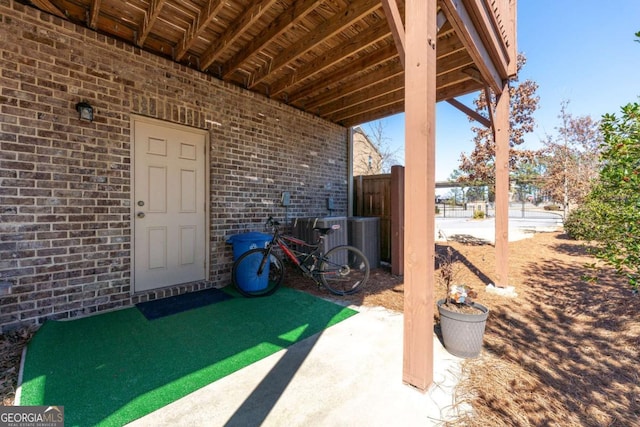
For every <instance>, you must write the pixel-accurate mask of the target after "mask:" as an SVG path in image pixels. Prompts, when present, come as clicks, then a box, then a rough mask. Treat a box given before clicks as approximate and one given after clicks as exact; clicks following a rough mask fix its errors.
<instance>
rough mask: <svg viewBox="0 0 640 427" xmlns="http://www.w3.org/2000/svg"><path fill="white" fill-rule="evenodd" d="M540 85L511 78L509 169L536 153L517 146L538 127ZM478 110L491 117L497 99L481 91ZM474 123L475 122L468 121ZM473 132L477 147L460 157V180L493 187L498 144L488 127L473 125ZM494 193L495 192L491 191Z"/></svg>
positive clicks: (521, 59)
mask: <svg viewBox="0 0 640 427" xmlns="http://www.w3.org/2000/svg"><path fill="white" fill-rule="evenodd" d="M525 63H526V58H525V57H524V55H522V54H519V55H518V71H520V69H521V68H522V67H523V66H524V65H525ZM537 89H538V84H537V83H535V82H534V81H532V80H525V81H524V82H522V83H519V81H518V77H517V76H516V77H514V78H513V79H511V81H510V84H509V95H510V114H509V120H510V126H511V131H510V137H509V145H510V147H511V149H510V150H509V167H510V170H512V171H513V170H515V169H516V168H517V166H518V164H520V163H522V162H523V161H525V160H527V159H529V160H530V159H533V158H534V157H535V153H534V152H533V151H531V150H518V149H516V148H515V147H517V146H519V145H521V144H522V143H523V142H524V135H526V134H527V133H529V132H531V131H532V130H533V127H534V125H535V120H534V118H533V113H534V112H535V111H536V109H537V108H538V102H539V101H540V97H538V96H537V95H536V90H537ZM474 104H475V106H476V111H477V112H478V113H479V114H481V115H482V116H484V117H486V118H488V117H489V114H488V109H487V105H488V104H489V105H491V108H493V109H495V106H496V96H495V94H494V93H493V92H492V91H489V99H487V96H486V92H480V95H479V96H478V98H477V99H475V100H474ZM469 120H470V121H473V119H471V118H470V119H469ZM471 130H472V131H473V132H474V133H475V136H474V138H473V141H474V143H475V147H474V149H473V151H472V152H471V154H469V155H466V154H465V153H462V154H461V156H460V165H459V170H460V171H461V172H462V176H461V177H460V179H461V180H465V181H472V182H473V181H475V182H484V183H486V184H487V185H489V186H490V187H491V188H493V187H494V185H495V155H496V144H495V141H494V137H493V129H492V128H487V127H484V126H483V127H477V126H473V127H472V128H471ZM491 191H492V192H493V190H491Z"/></svg>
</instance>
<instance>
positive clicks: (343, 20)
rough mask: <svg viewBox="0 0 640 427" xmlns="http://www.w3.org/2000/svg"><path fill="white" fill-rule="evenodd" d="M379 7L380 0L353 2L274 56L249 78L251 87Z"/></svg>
mask: <svg viewBox="0 0 640 427" xmlns="http://www.w3.org/2000/svg"><path fill="white" fill-rule="evenodd" d="M378 8H380V0H359V1H355V2H351V3H350V4H349V6H348V7H347V9H346V10H345V11H343V12H341V13H337V14H336V15H334V19H332V20H331V21H329V22H327V24H326V25H322V26H320V29H317V30H316V31H312V32H309V33H308V34H307V35H306V36H304V37H302V38H300V39H299V40H297V41H296V42H295V43H293V44H292V45H291V46H289V47H288V48H286V49H285V50H284V51H282V52H281V53H280V54H279V55H278V56H277V57H275V58H273V60H271V61H270V62H269V63H268V64H266V65H265V66H263V67H261V68H260V69H259V70H258V71H257V72H255V73H253V75H252V76H251V78H250V80H249V84H248V87H249V89H251V88H254V87H256V86H257V85H258V84H260V83H262V81H264V79H266V78H267V77H268V76H269V75H271V74H273V73H276V72H278V71H280V70H281V69H282V68H283V67H286V66H287V65H289V64H290V63H291V62H293V61H295V60H296V59H298V58H299V57H301V56H302V55H304V54H305V53H307V52H309V51H310V50H311V49H313V48H314V47H316V46H317V45H318V44H320V43H323V40H324V39H326V38H329V37H333V36H335V35H336V34H338V33H340V32H341V31H343V30H344V29H345V28H347V27H349V26H351V25H352V24H353V20H354V19H362V17H363V16H365V15H368V14H370V13H371V12H373V11H374V10H376V9H378Z"/></svg>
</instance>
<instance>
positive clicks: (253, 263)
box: [231, 248, 284, 298]
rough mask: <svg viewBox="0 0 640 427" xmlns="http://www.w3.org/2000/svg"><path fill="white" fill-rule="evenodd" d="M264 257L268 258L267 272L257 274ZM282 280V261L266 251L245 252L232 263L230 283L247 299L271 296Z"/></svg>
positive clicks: (252, 250) (258, 249) (253, 250)
mask: <svg viewBox="0 0 640 427" xmlns="http://www.w3.org/2000/svg"><path fill="white" fill-rule="evenodd" d="M265 257H269V263H268V264H267V268H268V270H266V271H265V270H263V272H262V274H258V269H259V267H260V265H261V264H262V262H263V259H265ZM265 274H266V276H265ZM283 279H284V265H283V264H282V260H281V259H280V258H279V257H278V256H277V255H275V254H274V253H273V252H270V251H269V250H268V249H261V248H256V249H251V250H249V251H247V252H245V253H244V254H242V255H241V256H240V257H239V258H238V259H237V260H236V261H235V262H234V263H233V270H232V271H231V283H233V286H234V287H235V288H236V290H237V291H238V292H239V293H240V294H241V295H243V296H245V297H248V298H251V297H266V296H269V295H271V294H273V293H274V292H275V291H276V290H277V289H278V288H279V287H280V285H281V284H282V280H283Z"/></svg>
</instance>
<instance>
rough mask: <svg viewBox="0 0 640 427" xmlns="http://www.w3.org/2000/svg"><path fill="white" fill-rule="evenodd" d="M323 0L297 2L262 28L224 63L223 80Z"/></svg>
mask: <svg viewBox="0 0 640 427" xmlns="http://www.w3.org/2000/svg"><path fill="white" fill-rule="evenodd" d="M322 2H323V0H304V1H302V2H299V1H298V2H296V3H295V4H294V5H293V7H292V8H291V9H290V10H289V9H287V10H286V11H285V13H283V14H281V15H280V16H278V17H277V18H276V20H275V21H273V22H272V23H271V24H270V25H269V26H268V27H266V28H265V29H264V30H262V31H261V32H260V33H259V34H258V35H257V36H256V37H255V38H253V39H252V40H251V42H250V43H249V44H248V45H246V46H244V47H243V48H242V49H240V50H239V51H238V53H236V54H235V55H234V56H233V58H231V59H230V60H229V61H227V62H226V63H225V64H223V65H222V72H221V77H222V79H223V80H226V79H229V78H230V77H231V75H232V74H233V73H235V71H236V70H237V69H238V68H239V67H240V66H241V65H242V64H243V63H244V62H245V61H247V60H248V59H249V58H251V57H252V56H254V55H255V54H256V53H258V52H260V50H262V49H263V48H264V47H265V46H266V45H267V44H269V43H270V42H271V41H273V40H274V39H275V38H277V37H278V36H280V35H282V34H284V33H285V32H286V31H287V30H289V29H290V28H291V27H292V26H293V25H295V24H296V22H298V21H300V20H301V19H303V18H304V17H306V16H307V15H308V14H309V13H311V12H313V10H314V9H315V8H316V7H317V6H318V5H319V4H321V3H322Z"/></svg>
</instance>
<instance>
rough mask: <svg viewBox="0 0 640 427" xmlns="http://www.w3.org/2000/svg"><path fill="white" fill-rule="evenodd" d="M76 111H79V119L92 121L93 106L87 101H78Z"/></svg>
mask: <svg viewBox="0 0 640 427" xmlns="http://www.w3.org/2000/svg"><path fill="white" fill-rule="evenodd" d="M76 111H78V113H80V120H87V121H89V122H92V121H93V107H92V106H91V105H90V104H89V103H88V102H84V101H82V102H78V103H77V104H76Z"/></svg>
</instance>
